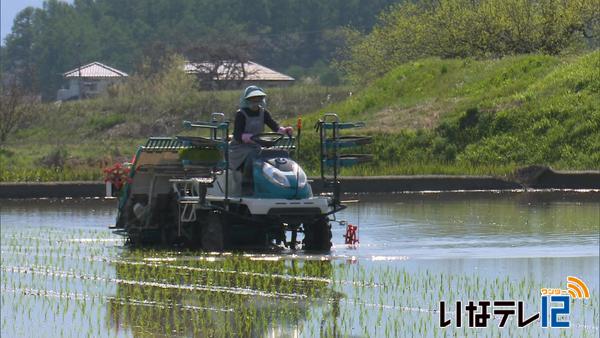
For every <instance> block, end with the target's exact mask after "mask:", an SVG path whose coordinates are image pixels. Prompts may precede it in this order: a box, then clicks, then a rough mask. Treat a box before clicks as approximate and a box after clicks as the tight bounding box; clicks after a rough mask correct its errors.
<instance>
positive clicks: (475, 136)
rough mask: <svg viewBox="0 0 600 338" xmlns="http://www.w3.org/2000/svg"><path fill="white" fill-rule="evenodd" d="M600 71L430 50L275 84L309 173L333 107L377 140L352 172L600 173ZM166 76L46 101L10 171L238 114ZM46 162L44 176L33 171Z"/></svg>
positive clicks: (22, 173)
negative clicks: (369, 79) (337, 74)
mask: <svg viewBox="0 0 600 338" xmlns="http://www.w3.org/2000/svg"><path fill="white" fill-rule="evenodd" d="M599 68H600V51H595V52H591V53H587V54H582V55H570V56H562V57H554V56H545V55H521V56H511V57H506V58H503V59H499V60H474V59H448V60H442V59H435V58H430V59H424V60H419V61H416V62H411V63H407V64H404V65H401V66H399V67H397V68H396V69H394V70H392V71H391V72H389V73H388V74H387V75H386V76H384V77H382V78H380V79H378V80H377V81H375V82H374V83H372V84H371V85H369V86H367V87H365V88H361V89H359V90H356V89H352V88H349V87H320V86H308V85H301V86H293V87H288V88H272V89H269V90H268V93H269V109H270V110H271V111H272V112H273V113H274V115H275V117H276V119H278V120H280V121H283V123H286V124H290V125H293V126H295V125H296V118H297V116H298V115H302V117H303V124H304V131H303V133H302V144H301V150H300V151H301V153H300V154H299V155H300V157H299V158H300V162H301V164H302V165H303V166H304V167H305V169H306V170H307V172H308V173H309V174H317V173H318V170H319V166H318V158H317V156H318V137H317V134H316V133H315V132H314V131H313V130H312V127H313V126H314V124H315V122H316V121H317V120H318V118H319V117H321V116H322V114H323V113H325V112H336V113H338V114H339V116H340V118H341V119H342V120H343V121H365V122H366V123H367V127H366V128H364V129H360V130H356V131H348V132H346V135H349V134H353V133H354V132H356V133H359V134H368V135H371V136H373V144H372V145H371V146H368V147H365V148H364V149H357V150H356V151H351V152H354V153H361V152H362V153H372V154H373V155H374V161H373V162H372V163H370V164H368V165H363V166H361V167H357V168H349V169H345V170H344V171H342V174H344V175H395V174H492V175H509V174H510V173H511V172H513V171H514V170H515V169H516V168H518V167H522V166H527V165H532V164H539V165H548V166H552V167H553V168H555V169H570V170H589V169H598V168H600V95H598V92H600V75H599V74H598V71H597V70H598V69H599ZM159 78H160V77H159ZM160 79H163V80H164V81H165V83H169V84H170V85H169V86H166V85H164V84H162V83H163V82H161V81H158V80H156V79H152V80H147V81H148V82H143V80H140V81H142V82H141V83H138V84H131V85H129V86H126V87H123V88H120V89H119V90H117V91H116V92H114V93H112V94H111V96H107V97H102V98H98V99H95V100H88V101H82V102H67V103H63V104H61V105H56V104H45V105H41V106H39V107H38V109H37V110H36V112H35V113H34V114H33V117H32V118H31V119H29V120H28V121H27V122H26V123H24V124H23V125H22V126H21V128H20V129H19V130H17V131H16V132H15V133H14V134H13V135H11V137H10V138H9V140H8V142H7V143H6V144H5V145H4V146H3V149H2V151H1V152H0V160H1V162H2V167H3V168H2V169H3V170H2V172H3V174H2V176H1V177H0V179H2V181H10V180H19V181H22V180H30V179H33V180H42V181H44V180H54V179H59V180H61V179H67V177H72V178H76V177H81V178H82V179H85V177H89V178H90V179H98V178H100V177H101V169H102V168H103V167H106V166H108V165H110V164H112V163H113V162H116V161H124V160H127V159H129V158H130V156H131V155H132V154H133V153H134V152H135V149H136V147H137V145H139V144H142V143H144V141H145V139H146V138H147V137H149V136H168V135H174V134H179V133H182V132H184V131H183V130H182V124H181V121H182V120H184V119H188V120H203V119H208V118H209V114H210V113H211V112H215V111H222V112H226V115H227V116H228V117H229V118H233V112H234V111H235V107H236V106H237V102H238V95H239V92H238V91H221V92H199V91H196V90H189V88H187V87H186V86H188V85H189V84H188V82H187V80H185V79H179V77H178V75H176V74H175V75H174V74H172V73H167V74H164V75H162V78H160ZM178 79H179V80H178ZM178 86H179V87H181V88H179V87H178ZM173 88H175V89H173ZM177 88H179V89H177ZM182 91H185V93H186V95H184V97H183V98H182V97H181V95H180V94H181V92H182ZM176 93H177V95H175V94H176ZM350 93H352V94H351V95H350ZM57 149H62V150H64V153H63V156H64V157H65V158H64V161H63V162H64V163H63V164H62V165H61V166H59V167H58V169H57V168H54V167H52V166H51V165H50V166H49V165H48V164H47V163H48V161H47V159H48V157H49V156H50V155H52V154H53V152H56V151H57ZM40 168H43V169H40ZM36 170H37V171H38V172H43V173H44V174H41V175H38V174H31V173H33V172H36ZM40 170H41V171H40ZM94 171H96V172H97V174H95V175H94V174H93V172H94ZM63 172H64V173H69V174H63ZM76 173H77V174H76Z"/></svg>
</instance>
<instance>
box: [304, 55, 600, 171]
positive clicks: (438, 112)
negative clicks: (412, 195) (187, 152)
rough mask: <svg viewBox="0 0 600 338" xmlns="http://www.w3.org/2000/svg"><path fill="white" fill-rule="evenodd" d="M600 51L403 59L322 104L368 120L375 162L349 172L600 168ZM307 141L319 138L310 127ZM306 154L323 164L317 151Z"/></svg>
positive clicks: (310, 144) (311, 144)
mask: <svg viewBox="0 0 600 338" xmlns="http://www.w3.org/2000/svg"><path fill="white" fill-rule="evenodd" d="M599 92H600V51H595V52H592V53H587V54H585V55H581V56H570V57H564V58H557V57H551V56H543V55H525V56H515V57H507V58H503V59H500V60H487V61H476V60H469V59H467V60H440V59H426V60H420V61H418V62H412V63H409V64H405V65H402V66H400V67H398V68H396V69H394V70H393V71H391V72H390V73H388V74H387V75H386V76H385V77H383V78H381V79H379V80H377V81H375V82H374V83H373V84H372V85H370V86H369V87H366V88H364V89H363V90H361V91H359V92H358V93H356V94H355V95H353V96H352V97H351V98H349V99H348V100H346V101H343V102H341V103H339V104H335V105H332V106H329V107H327V108H326V109H324V110H321V111H319V112H317V113H314V114H310V115H307V116H305V117H304V121H305V122H304V124H305V125H306V126H309V125H312V124H314V122H315V121H316V120H317V119H318V116H320V115H321V114H322V113H323V112H336V113H338V114H339V115H340V117H341V119H342V120H345V121H355V120H361V121H365V122H367V125H368V127H367V129H365V130H363V131H361V133H366V134H370V135H372V136H373V137H374V145H373V146H371V148H370V150H372V151H373V152H374V155H375V162H374V163H372V164H371V165H368V166H364V167H361V168H356V169H352V170H348V171H347V172H346V173H349V174H403V173H464V174H469V173H490V174H507V173H510V172H511V171H512V170H514V169H515V168H517V167H519V166H525V165H531V164H541V165H549V166H553V167H555V168H558V169H598V168H600V94H599ZM306 134H307V135H309V136H307V137H305V138H304V140H303V142H304V145H303V147H302V148H303V149H304V150H310V149H314V148H315V146H316V142H317V140H316V138H315V137H314V135H310V134H311V133H308V132H307V133H306ZM302 156H303V157H304V158H305V159H307V160H309V161H311V162H312V163H313V164H316V153H315V152H306V151H303V154H302Z"/></svg>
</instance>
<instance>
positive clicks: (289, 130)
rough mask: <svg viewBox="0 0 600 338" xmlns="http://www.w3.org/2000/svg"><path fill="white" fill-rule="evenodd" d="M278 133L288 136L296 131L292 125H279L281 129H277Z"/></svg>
mask: <svg viewBox="0 0 600 338" xmlns="http://www.w3.org/2000/svg"><path fill="white" fill-rule="evenodd" d="M277 132H278V133H280V134H283V135H285V134H287V135H288V136H292V133H293V132H294V128H292V127H279V129H278V130H277Z"/></svg>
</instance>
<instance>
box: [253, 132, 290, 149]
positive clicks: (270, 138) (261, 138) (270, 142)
mask: <svg viewBox="0 0 600 338" xmlns="http://www.w3.org/2000/svg"><path fill="white" fill-rule="evenodd" d="M283 136H284V135H282V134H279V133H262V134H256V135H252V137H251V138H250V139H251V140H252V141H254V142H255V143H256V144H258V145H260V146H261V147H264V148H271V147H272V146H274V145H276V144H277V143H278V142H279V141H281V139H283Z"/></svg>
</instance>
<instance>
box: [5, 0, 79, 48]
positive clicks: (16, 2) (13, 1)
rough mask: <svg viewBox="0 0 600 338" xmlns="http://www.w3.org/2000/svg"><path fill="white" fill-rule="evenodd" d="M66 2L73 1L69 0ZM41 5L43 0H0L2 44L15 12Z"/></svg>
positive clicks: (15, 14)
mask: <svg viewBox="0 0 600 338" xmlns="http://www.w3.org/2000/svg"><path fill="white" fill-rule="evenodd" d="M68 2H70V3H73V1H71V0H69V1H68ZM43 5H44V0H0V10H1V12H2V13H1V14H2V15H1V17H0V19H1V20H0V23H1V25H0V33H1V35H2V38H1V39H2V45H3V46H4V45H5V43H4V39H5V38H6V35H8V33H10V29H11V28H12V24H13V20H14V19H15V16H17V13H19V12H20V11H21V10H23V9H24V8H26V7H29V6H33V7H39V8H42V6H43Z"/></svg>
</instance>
